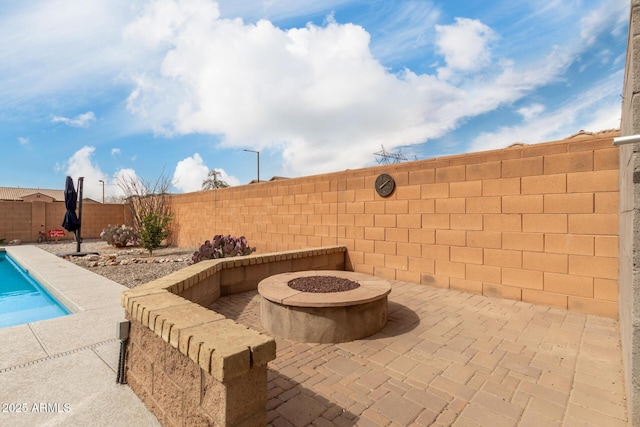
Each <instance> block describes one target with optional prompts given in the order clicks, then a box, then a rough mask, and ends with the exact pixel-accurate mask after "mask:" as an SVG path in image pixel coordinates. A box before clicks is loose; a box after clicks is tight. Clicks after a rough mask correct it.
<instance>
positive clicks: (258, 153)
mask: <svg viewBox="0 0 640 427" xmlns="http://www.w3.org/2000/svg"><path fill="white" fill-rule="evenodd" d="M243 151H246V152H248V153H256V154H257V155H258V182H260V152H259V151H256V150H243Z"/></svg>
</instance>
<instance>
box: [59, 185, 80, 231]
mask: <svg viewBox="0 0 640 427" xmlns="http://www.w3.org/2000/svg"><path fill="white" fill-rule="evenodd" d="M77 201H78V193H77V192H76V189H75V188H74V187H73V179H72V178H71V177H70V176H68V177H67V182H66V183H65V186H64V205H65V207H66V208H67V212H66V213H65V214H64V220H63V221H62V227H63V228H64V229H65V230H67V231H70V232H72V233H75V232H76V231H77V230H78V229H79V228H80V220H79V219H78V217H77V216H76V203H77Z"/></svg>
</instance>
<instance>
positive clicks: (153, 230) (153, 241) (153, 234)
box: [140, 213, 171, 256]
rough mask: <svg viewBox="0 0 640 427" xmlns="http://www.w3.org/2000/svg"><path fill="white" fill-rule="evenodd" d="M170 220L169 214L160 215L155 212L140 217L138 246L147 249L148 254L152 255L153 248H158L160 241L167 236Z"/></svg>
mask: <svg viewBox="0 0 640 427" xmlns="http://www.w3.org/2000/svg"><path fill="white" fill-rule="evenodd" d="M170 221H171V217H170V216H161V215H158V214H155V213H150V214H148V215H145V216H143V217H142V228H141V229H140V246H142V247H143V248H145V249H146V250H148V251H149V256H152V255H153V250H154V249H158V248H159V247H160V244H161V243H162V241H163V240H164V239H166V238H167V237H169V222H170Z"/></svg>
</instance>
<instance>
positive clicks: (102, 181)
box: [98, 179, 104, 205]
mask: <svg viewBox="0 0 640 427" xmlns="http://www.w3.org/2000/svg"><path fill="white" fill-rule="evenodd" d="M98 182H101V183H102V204H103V205H104V179H99V180H98Z"/></svg>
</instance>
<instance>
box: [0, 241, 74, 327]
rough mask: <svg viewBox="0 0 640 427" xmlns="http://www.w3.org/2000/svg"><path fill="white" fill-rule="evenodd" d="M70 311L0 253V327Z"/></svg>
mask: <svg viewBox="0 0 640 427" xmlns="http://www.w3.org/2000/svg"><path fill="white" fill-rule="evenodd" d="M67 314H70V311H69V310H68V309H67V308H66V307H65V306H64V305H62V304H61V303H60V302H58V301H57V300H56V299H55V298H54V297H53V296H51V294H49V293H48V292H47V291H46V290H45V289H44V288H43V287H42V285H40V284H39V283H38V282H37V281H36V280H35V279H33V278H32V277H31V276H30V275H29V273H28V272H27V271H26V270H25V269H23V268H22V267H20V266H19V265H18V264H17V263H16V262H15V261H14V260H13V259H12V258H11V257H10V256H9V255H7V254H6V253H5V252H0V328H5V327H7V326H14V325H20V324H23V323H29V322H35V321H37V320H45V319H51V318H54V317H59V316H65V315H67Z"/></svg>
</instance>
